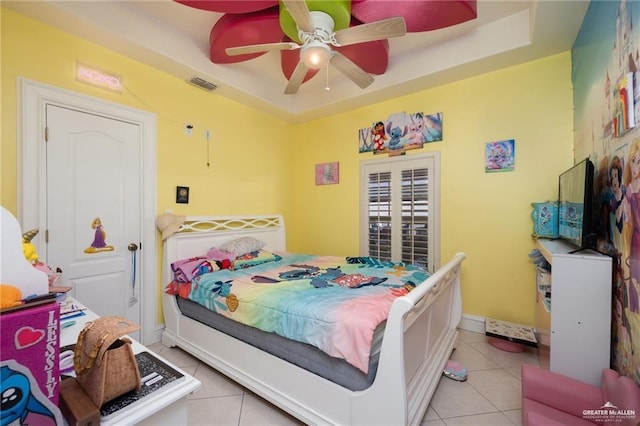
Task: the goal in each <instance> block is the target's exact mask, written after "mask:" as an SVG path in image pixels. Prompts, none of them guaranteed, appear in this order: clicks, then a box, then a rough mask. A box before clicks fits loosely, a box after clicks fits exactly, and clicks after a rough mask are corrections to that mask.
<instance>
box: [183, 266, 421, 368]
mask: <svg viewBox="0 0 640 426" xmlns="http://www.w3.org/2000/svg"><path fill="white" fill-rule="evenodd" d="M278 258H280V256H278ZM427 277H428V273H427V272H426V271H425V270H423V269H421V268H418V267H415V266H411V265H404V264H393V263H391V262H381V261H378V260H376V259H373V258H369V257H355V258H340V257H331V256H310V255H291V254H283V255H282V257H281V258H280V259H279V260H277V261H273V262H268V263H263V264H259V265H256V266H252V267H250V268H247V269H242V270H235V271H233V270H226V269H225V270H219V271H215V272H211V273H207V274H203V275H199V276H196V277H194V278H193V280H192V281H191V285H190V290H189V292H188V297H187V298H188V299H190V300H193V301H194V302H196V303H199V304H201V305H203V306H205V307H207V308H209V309H211V310H212V311H215V312H217V313H218V314H220V315H224V316H226V317H228V318H231V319H233V320H235V321H238V322H241V323H243V324H246V325H249V326H253V327H256V328H258V329H260V330H263V331H267V332H273V333H277V334H279V335H281V336H283V337H286V338H289V339H293V340H296V341H299V342H303V343H308V344H310V345H313V346H316V347H317V348H319V349H321V350H323V351H324V352H326V353H327V354H329V355H331V356H333V357H337V358H343V359H345V360H346V361H347V362H349V363H350V364H352V365H353V366H355V367H357V368H359V369H360V370H362V371H363V372H365V373H367V370H368V365H369V352H370V348H371V340H372V337H373V332H374V330H375V328H376V327H377V326H378V325H379V324H380V323H381V322H383V321H385V320H386V319H387V316H388V314H389V310H390V308H391V304H392V302H393V301H394V299H395V298H396V297H398V296H401V295H403V294H406V293H407V291H410V289H411V288H413V287H415V285H417V284H419V283H421V282H422V281H424V280H425V279H426V278H427ZM181 294H183V295H184V294H186V292H181Z"/></svg>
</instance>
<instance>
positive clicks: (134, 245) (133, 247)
mask: <svg viewBox="0 0 640 426" xmlns="http://www.w3.org/2000/svg"><path fill="white" fill-rule="evenodd" d="M127 249H129V251H136V250H138V245H137V244H136V243H131V244H129V245H128V246H127Z"/></svg>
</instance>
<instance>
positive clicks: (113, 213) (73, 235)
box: [40, 104, 142, 337]
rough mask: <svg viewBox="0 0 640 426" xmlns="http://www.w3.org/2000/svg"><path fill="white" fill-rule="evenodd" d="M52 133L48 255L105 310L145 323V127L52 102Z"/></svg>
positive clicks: (83, 297)
mask: <svg viewBox="0 0 640 426" xmlns="http://www.w3.org/2000/svg"><path fill="white" fill-rule="evenodd" d="M45 134H46V217H47V227H46V228H47V240H48V241H47V243H46V248H45V250H46V253H42V254H41V256H42V255H44V257H45V258H46V261H47V263H48V264H49V265H50V266H52V267H59V268H61V269H62V271H63V276H64V278H65V280H66V281H68V282H69V283H71V284H72V286H73V290H72V291H73V295H74V297H76V298H77V299H78V300H80V301H81V302H82V303H84V304H85V305H87V307H89V308H90V309H91V310H93V311H94V312H96V313H97V314H98V315H100V316H108V315H119V316H124V317H127V318H129V319H131V320H132V321H135V322H136V323H138V324H140V322H141V318H140V315H141V309H140V306H141V303H140V289H141V284H140V276H141V259H142V258H141V256H140V250H141V245H142V243H141V241H142V238H141V226H140V225H141V217H142V215H141V209H142V205H141V204H142V197H141V179H142V173H141V170H140V169H141V167H140V165H141V155H142V154H141V152H142V151H141V143H142V138H141V128H140V125H139V124H137V123H131V122H127V121H123V120H119V119H112V118H108V117H105V116H101V115H96V114H93V113H88V112H83V111H80V110H75V109H72V108H67V107H61V106H57V105H53V104H47V105H46V132H45ZM40 251H42V249H40ZM136 337H137V336H136Z"/></svg>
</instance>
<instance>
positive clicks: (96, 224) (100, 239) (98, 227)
mask: <svg viewBox="0 0 640 426" xmlns="http://www.w3.org/2000/svg"><path fill="white" fill-rule="evenodd" d="M91 228H92V229H93V230H94V234H93V242H92V243H91V246H89V247H87V248H86V249H84V252H85V253H88V254H91V253H99V252H102V251H113V246H110V245H108V244H107V243H106V239H107V233H106V232H105V231H104V229H103V228H102V220H100V218H99V217H96V218H95V219H93V222H91Z"/></svg>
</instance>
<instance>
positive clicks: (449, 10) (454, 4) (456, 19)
mask: <svg viewBox="0 0 640 426" xmlns="http://www.w3.org/2000/svg"><path fill="white" fill-rule="evenodd" d="M351 14H352V15H353V16H354V17H356V18H358V19H359V20H360V21H362V22H365V23H368V22H375V21H380V20H382V19H387V18H391V17H394V16H402V17H403V18H404V20H405V22H406V25H407V32H423V31H431V30H437V29H440V28H446V27H450V26H452V25H457V24H461V23H463V22H466V21H469V20H472V19H475V18H476V17H477V16H478V11H477V5H476V0H447V1H442V0H388V1H379V0H359V1H354V2H353V3H352V4H351Z"/></svg>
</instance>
